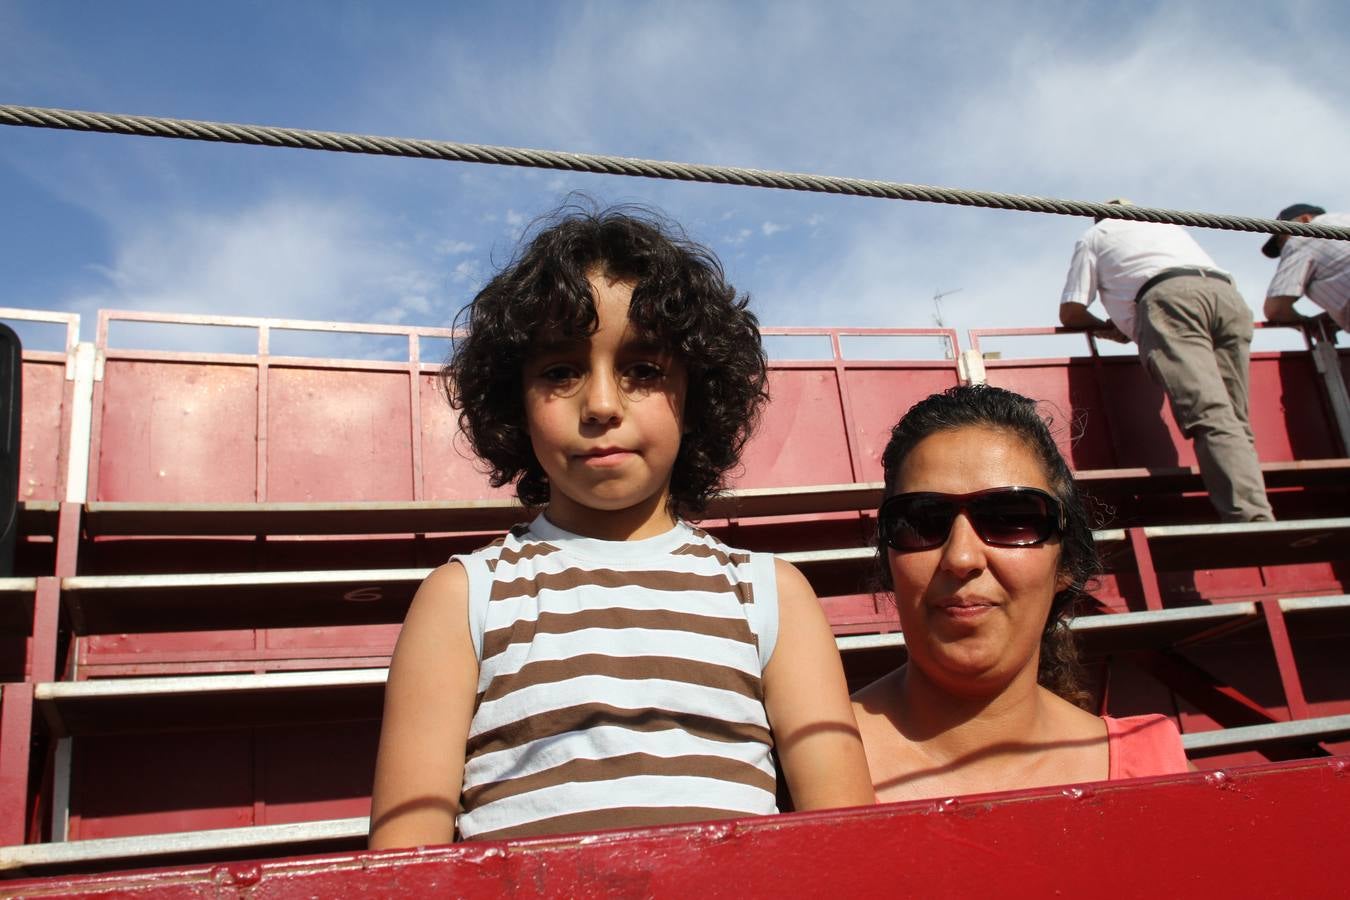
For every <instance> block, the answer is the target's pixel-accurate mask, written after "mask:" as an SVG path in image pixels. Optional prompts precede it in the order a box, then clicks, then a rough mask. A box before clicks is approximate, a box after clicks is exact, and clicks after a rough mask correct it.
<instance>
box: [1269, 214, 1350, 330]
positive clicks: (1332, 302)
mask: <svg viewBox="0 0 1350 900" xmlns="http://www.w3.org/2000/svg"><path fill="white" fill-rule="evenodd" d="M1279 218H1280V220H1281V221H1284V222H1316V223H1317V224H1318V225H1337V226H1340V227H1341V228H1350V214H1346V213H1329V212H1327V211H1326V210H1325V209H1323V208H1322V207H1320V206H1313V205H1312V204H1311V203H1295V204H1294V205H1293V206H1289V207H1286V208H1285V209H1283V210H1281V211H1280V215H1279ZM1261 252H1262V253H1264V254H1265V255H1266V256H1269V257H1270V258H1271V259H1278V260H1279V261H1280V265H1279V267H1278V268H1277V269H1276V270H1275V276H1274V277H1273V278H1271V279H1270V287H1269V288H1267V289H1266V303H1265V313H1266V318H1267V319H1268V320H1270V321H1271V322H1284V323H1288V324H1291V325H1296V324H1299V323H1300V322H1305V321H1309V320H1311V318H1312V317H1311V316H1305V315H1303V314H1302V313H1300V312H1299V311H1298V310H1296V309H1294V303H1295V302H1297V301H1298V298H1299V297H1307V298H1308V299H1309V300H1311V301H1312V302H1313V303H1316V304H1317V305H1318V306H1320V307H1322V308H1323V309H1325V310H1326V311H1327V315H1328V316H1330V317H1331V320H1332V321H1333V322H1335V323H1336V325H1337V326H1339V327H1340V328H1341V329H1342V330H1344V331H1350V241H1332V240H1327V239H1325V238H1309V237H1290V236H1288V235H1283V234H1277V235H1275V236H1273V237H1272V238H1271V239H1270V240H1268V241H1266V243H1265V246H1264V247H1262V248H1261Z"/></svg>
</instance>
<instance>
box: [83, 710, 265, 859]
mask: <svg viewBox="0 0 1350 900" xmlns="http://www.w3.org/2000/svg"><path fill="white" fill-rule="evenodd" d="M71 765H72V772H71V788H72V789H71V829H70V831H71V833H70V837H71V839H72V840H80V839H86V838H103V837H122V836H127V835H136V834H157V833H161V832H172V831H194V830H198V829H206V828H236V827H239V826H244V825H252V824H254V823H253V779H254V772H253V741H252V738H251V736H250V735H249V734H248V733H247V732H225V731H212V732H200V733H181V734H160V735H155V736H154V738H153V740H147V739H146V737H145V736H135V735H98V736H82V737H78V738H75V739H74V748H73V753H72V756H71Z"/></svg>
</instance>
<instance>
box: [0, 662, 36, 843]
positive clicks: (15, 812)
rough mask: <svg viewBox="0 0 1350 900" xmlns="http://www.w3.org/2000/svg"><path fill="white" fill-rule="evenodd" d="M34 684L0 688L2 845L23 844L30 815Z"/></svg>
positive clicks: (11, 685)
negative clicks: (29, 785)
mask: <svg viewBox="0 0 1350 900" xmlns="http://www.w3.org/2000/svg"><path fill="white" fill-rule="evenodd" d="M32 724H33V686H32V685H31V684H6V685H4V686H3V687H2V688H0V809H3V810H5V814H4V815H3V816H0V846H5V845H7V844H22V843H23V839H24V825H25V824H26V820H27V818H28V755H29V747H30V746H31V743H30V742H31V741H32Z"/></svg>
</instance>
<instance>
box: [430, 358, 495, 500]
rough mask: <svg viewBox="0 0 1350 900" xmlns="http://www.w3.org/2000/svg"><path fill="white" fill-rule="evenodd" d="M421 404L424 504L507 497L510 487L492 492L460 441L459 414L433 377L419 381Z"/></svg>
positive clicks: (473, 457)
mask: <svg viewBox="0 0 1350 900" xmlns="http://www.w3.org/2000/svg"><path fill="white" fill-rule="evenodd" d="M419 383H420V385H421V392H420V394H419V398H418V399H419V402H420V403H421V404H422V490H423V499H426V500H478V499H485V498H490V497H511V496H514V491H512V490H511V488H510V486H509V485H508V486H506V487H501V488H493V487H490V486H489V485H488V480H487V476H486V475H484V474H483V471H482V468H481V467H482V463H480V462H479V461H478V459H477V458H476V457H475V456H474V455H473V449H472V448H471V447H470V446H469V442H468V441H467V440H465V439H464V437H463V434H462V433H461V432H460V430H459V424H458V422H457V421H456V419H457V418H458V416H459V413H458V412H457V411H456V410H453V409H451V408H450V403H449V401H448V400H446V398H445V394H443V393H442V392H441V387H440V382H439V380H438V379H437V378H436V376H434V375H429V374H425V375H423V376H422V377H421V379H420V381H419Z"/></svg>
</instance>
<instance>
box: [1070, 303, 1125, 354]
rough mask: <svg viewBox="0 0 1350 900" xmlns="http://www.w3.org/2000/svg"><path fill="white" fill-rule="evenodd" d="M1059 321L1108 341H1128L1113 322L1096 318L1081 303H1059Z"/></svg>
mask: <svg viewBox="0 0 1350 900" xmlns="http://www.w3.org/2000/svg"><path fill="white" fill-rule="evenodd" d="M1059 323H1060V324H1061V325H1063V326H1064V327H1065V328H1082V329H1085V330H1087V331H1091V332H1095V334H1096V336H1097V337H1099V338H1106V339H1107V340H1108V341H1115V342H1116V343H1119V344H1128V343H1129V342H1130V339H1129V338H1127V337H1126V336H1125V335H1124V334H1123V333H1122V332H1121V330H1120V329H1119V328H1117V327H1116V325H1115V323H1114V322H1111V321H1108V320H1102V319H1099V318H1097V317H1096V316H1095V315H1093V314H1092V313H1091V312H1090V311H1089V310H1088V308H1087V307H1086V306H1084V305H1083V304H1081V303H1061V304H1060V305H1059Z"/></svg>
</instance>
